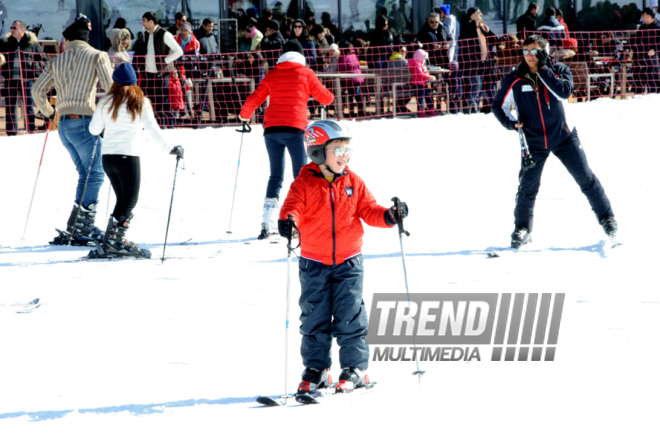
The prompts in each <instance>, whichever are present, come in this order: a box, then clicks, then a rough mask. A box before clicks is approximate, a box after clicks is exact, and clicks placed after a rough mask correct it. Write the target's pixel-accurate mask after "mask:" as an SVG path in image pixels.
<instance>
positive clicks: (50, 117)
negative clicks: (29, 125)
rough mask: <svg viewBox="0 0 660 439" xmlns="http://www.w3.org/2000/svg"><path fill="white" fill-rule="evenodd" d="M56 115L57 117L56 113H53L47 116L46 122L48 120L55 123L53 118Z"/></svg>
mask: <svg viewBox="0 0 660 439" xmlns="http://www.w3.org/2000/svg"><path fill="white" fill-rule="evenodd" d="M56 115H57V111H53V114H51V115H50V116H48V120H50V121H51V122H55V116H56Z"/></svg>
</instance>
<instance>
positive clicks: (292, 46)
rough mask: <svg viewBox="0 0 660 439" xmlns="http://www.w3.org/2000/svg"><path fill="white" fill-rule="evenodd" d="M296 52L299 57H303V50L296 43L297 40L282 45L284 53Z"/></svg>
mask: <svg viewBox="0 0 660 439" xmlns="http://www.w3.org/2000/svg"><path fill="white" fill-rule="evenodd" d="M287 52H298V53H299V54H301V55H304V53H303V48H302V46H301V45H300V43H299V42H298V40H289V41H287V43H286V44H285V45H284V52H283V53H287Z"/></svg>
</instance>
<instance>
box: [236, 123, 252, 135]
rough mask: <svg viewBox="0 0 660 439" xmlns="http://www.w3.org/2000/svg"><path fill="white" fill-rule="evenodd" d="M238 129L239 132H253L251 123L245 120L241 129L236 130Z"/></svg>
mask: <svg viewBox="0 0 660 439" xmlns="http://www.w3.org/2000/svg"><path fill="white" fill-rule="evenodd" d="M236 131H237V132H239V133H251V132H252V128H251V127H250V124H249V123H247V122H245V121H243V126H242V127H241V129H240V130H236Z"/></svg>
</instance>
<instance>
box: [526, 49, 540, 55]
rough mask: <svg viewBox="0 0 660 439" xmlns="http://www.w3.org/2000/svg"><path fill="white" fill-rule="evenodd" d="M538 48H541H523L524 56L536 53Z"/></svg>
mask: <svg viewBox="0 0 660 439" xmlns="http://www.w3.org/2000/svg"><path fill="white" fill-rule="evenodd" d="M539 50H541V49H532V50H527V49H523V55H525V56H526V55H529V54H532V55H536V54H537V53H539Z"/></svg>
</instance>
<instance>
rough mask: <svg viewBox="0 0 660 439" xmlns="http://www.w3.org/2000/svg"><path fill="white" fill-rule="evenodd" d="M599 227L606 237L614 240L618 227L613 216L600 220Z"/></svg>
mask: <svg viewBox="0 0 660 439" xmlns="http://www.w3.org/2000/svg"><path fill="white" fill-rule="evenodd" d="M600 225H601V226H602V227H603V230H604V231H605V234H606V235H607V236H609V237H610V238H616V232H617V231H618V230H619V226H618V225H617V223H616V220H615V219H614V217H613V216H608V217H605V218H603V219H602V220H600Z"/></svg>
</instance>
